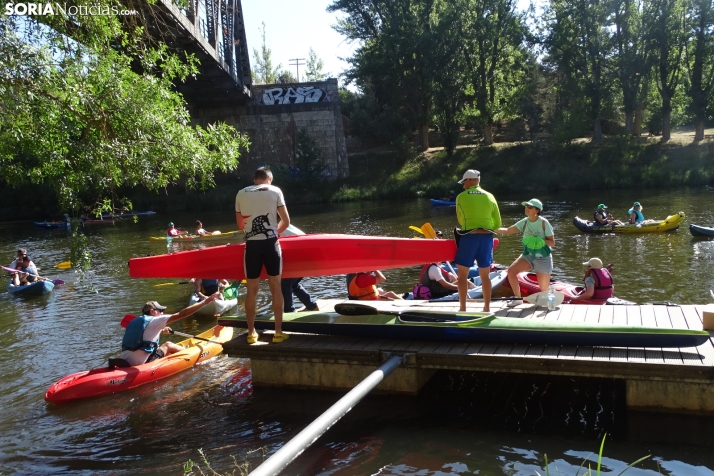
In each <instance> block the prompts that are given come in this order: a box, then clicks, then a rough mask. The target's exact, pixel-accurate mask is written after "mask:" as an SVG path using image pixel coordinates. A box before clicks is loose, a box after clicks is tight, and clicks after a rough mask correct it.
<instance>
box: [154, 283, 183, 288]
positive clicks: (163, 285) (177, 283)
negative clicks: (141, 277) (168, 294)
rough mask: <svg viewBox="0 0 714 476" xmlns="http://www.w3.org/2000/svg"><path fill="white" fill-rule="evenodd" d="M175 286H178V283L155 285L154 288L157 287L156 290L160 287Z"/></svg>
mask: <svg viewBox="0 0 714 476" xmlns="http://www.w3.org/2000/svg"><path fill="white" fill-rule="evenodd" d="M174 284H178V283H163V284H154V287H155V288H160V287H162V286H173V285H174Z"/></svg>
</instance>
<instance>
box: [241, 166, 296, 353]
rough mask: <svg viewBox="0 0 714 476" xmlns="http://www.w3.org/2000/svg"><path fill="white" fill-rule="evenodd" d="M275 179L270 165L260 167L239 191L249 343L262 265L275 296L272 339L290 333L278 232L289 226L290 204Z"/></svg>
mask: <svg viewBox="0 0 714 476" xmlns="http://www.w3.org/2000/svg"><path fill="white" fill-rule="evenodd" d="M272 183H273V173H272V172H271V171H270V169H269V168H268V167H260V168H259V169H258V170H256V171H255V176H254V177H253V185H251V186H249V187H246V188H244V189H242V190H241V191H239V192H238V194H237V195H236V203H235V209H236V223H237V224H238V229H239V230H244V231H245V239H246V243H245V253H244V254H243V269H244V270H245V277H246V283H247V285H246V288H247V293H246V297H245V320H246V323H247V326H248V337H247V339H246V340H247V342H248V344H254V343H256V342H257V341H258V333H257V332H255V314H256V307H257V300H258V289H259V288H258V286H259V285H260V273H261V272H262V270H263V265H265V271H266V273H267V274H268V285H269V287H270V294H271V295H272V298H273V316H275V334H274V335H273V342H274V343H276V344H278V343H280V342H283V341H285V340H287V338H288V337H289V336H288V335H287V334H283V305H284V300H283V294H282V292H281V290H280V278H281V274H282V272H283V253H282V251H281V249H280V242H279V241H278V236H279V235H280V234H281V233H282V232H284V231H285V230H286V229H287V228H288V227H289V226H290V215H289V214H288V207H286V206H285V198H284V197H283V192H282V190H280V189H279V188H278V187H276V186H274V185H272ZM278 216H279V217H280V222H279V223H278Z"/></svg>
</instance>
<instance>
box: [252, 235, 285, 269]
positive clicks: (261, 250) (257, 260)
mask: <svg viewBox="0 0 714 476" xmlns="http://www.w3.org/2000/svg"><path fill="white" fill-rule="evenodd" d="M263 265H265V271H266V272H267V273H268V276H280V275H281V274H282V273H283V253H282V251H281V250H280V243H279V242H278V239H277V238H270V239H267V240H248V241H246V242H245V254H244V255H243V270H244V271H245V277H246V279H258V278H260V273H261V271H262V270H263Z"/></svg>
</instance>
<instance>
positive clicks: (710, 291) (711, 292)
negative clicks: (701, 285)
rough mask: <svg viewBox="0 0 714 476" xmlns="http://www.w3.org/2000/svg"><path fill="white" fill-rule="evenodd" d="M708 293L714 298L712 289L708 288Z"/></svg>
mask: <svg viewBox="0 0 714 476" xmlns="http://www.w3.org/2000/svg"><path fill="white" fill-rule="evenodd" d="M709 293H710V294H711V295H712V299H714V289H710V290H709Z"/></svg>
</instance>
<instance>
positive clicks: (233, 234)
mask: <svg viewBox="0 0 714 476" xmlns="http://www.w3.org/2000/svg"><path fill="white" fill-rule="evenodd" d="M244 237H245V232H244V231H242V230H238V231H228V232H226V233H212V234H205V235H179V236H172V237H171V241H172V242H174V243H175V242H177V241H214V240H225V239H226V238H240V239H241V241H242V240H243V238H244ZM166 238H168V237H167V236H151V237H149V241H163V242H166Z"/></svg>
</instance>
